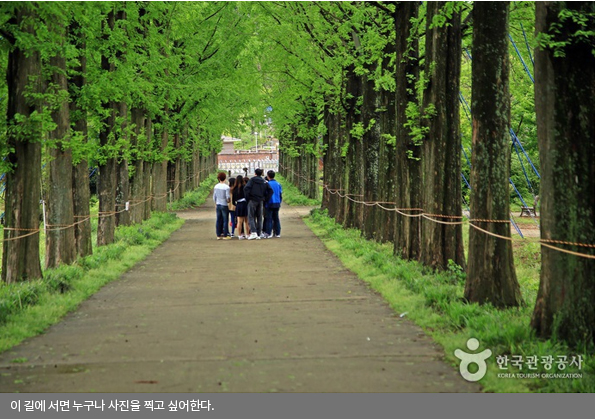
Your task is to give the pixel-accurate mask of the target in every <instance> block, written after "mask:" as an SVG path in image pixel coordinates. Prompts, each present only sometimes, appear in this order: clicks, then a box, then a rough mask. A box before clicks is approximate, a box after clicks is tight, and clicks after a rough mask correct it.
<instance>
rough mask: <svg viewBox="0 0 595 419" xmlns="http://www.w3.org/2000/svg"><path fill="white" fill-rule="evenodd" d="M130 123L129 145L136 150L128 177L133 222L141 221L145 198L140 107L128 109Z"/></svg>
mask: <svg viewBox="0 0 595 419" xmlns="http://www.w3.org/2000/svg"><path fill="white" fill-rule="evenodd" d="M130 115H131V123H132V125H133V126H134V129H133V131H132V133H131V134H132V137H131V145H132V147H133V149H134V150H135V151H136V153H135V157H134V161H133V165H134V175H133V176H132V178H131V179H130V203H131V208H130V221H131V222H132V223H133V224H136V223H141V222H142V221H143V218H144V217H143V215H144V210H145V204H144V203H143V201H144V200H145V199H146V198H145V196H144V195H145V182H144V181H145V176H144V171H145V162H144V160H143V151H144V150H143V148H144V147H143V144H142V143H141V141H139V138H140V137H141V133H142V132H143V130H144V124H145V121H144V112H143V110H142V109H139V108H137V107H133V108H132V109H131V110H130Z"/></svg>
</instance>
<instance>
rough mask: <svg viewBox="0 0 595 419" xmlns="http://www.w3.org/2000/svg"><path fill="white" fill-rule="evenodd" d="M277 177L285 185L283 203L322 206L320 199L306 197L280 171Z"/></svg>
mask: <svg viewBox="0 0 595 419" xmlns="http://www.w3.org/2000/svg"><path fill="white" fill-rule="evenodd" d="M275 179H277V181H278V182H279V183H281V185H282V186H283V203H285V204H287V205H295V206H304V207H314V206H320V203H321V201H320V200H319V199H310V198H307V197H305V196H304V195H303V194H302V193H301V192H300V191H299V189H298V188H297V187H295V186H294V185H293V184H291V183H290V182H288V181H287V179H285V178H284V177H283V176H281V175H280V174H279V173H277V174H276V175H275Z"/></svg>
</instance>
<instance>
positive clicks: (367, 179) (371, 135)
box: [360, 68, 382, 240]
mask: <svg viewBox="0 0 595 419" xmlns="http://www.w3.org/2000/svg"><path fill="white" fill-rule="evenodd" d="M369 70H370V73H371V74H373V73H374V72H375V71H376V69H375V68H370V69H369ZM375 84H376V83H375V81H374V80H372V79H371V78H369V77H367V78H366V79H365V80H364V83H363V106H362V116H363V120H364V125H365V126H366V132H365V134H364V137H363V139H362V140H363V144H362V146H363V153H362V154H363V158H364V167H363V171H364V176H363V195H364V196H363V198H362V199H361V200H363V201H366V202H375V201H378V200H379V199H378V191H379V181H380V178H381V174H380V171H379V168H378V158H379V153H380V136H381V135H382V132H381V131H380V127H381V124H380V118H381V114H380V112H379V108H380V92H378V91H377V90H376V86H375ZM360 211H361V212H362V218H363V220H362V221H363V224H362V226H361V227H362V229H363V233H364V237H366V238H367V239H374V240H376V239H378V238H379V231H378V230H377V229H376V217H377V215H378V214H379V208H378V207H377V206H376V205H373V206H368V205H362V206H360Z"/></svg>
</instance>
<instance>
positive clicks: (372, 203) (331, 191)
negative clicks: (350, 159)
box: [279, 164, 595, 259]
mask: <svg viewBox="0 0 595 419" xmlns="http://www.w3.org/2000/svg"><path fill="white" fill-rule="evenodd" d="M279 166H280V168H282V169H283V170H284V171H286V172H291V174H292V175H294V176H297V177H298V178H300V179H303V180H304V181H306V182H313V183H316V184H317V185H319V186H321V187H322V188H323V189H324V190H326V191H327V192H328V193H329V194H331V195H337V196H339V197H341V198H343V199H348V200H349V201H352V202H354V203H356V204H361V205H365V206H368V207H371V206H377V207H379V208H380V209H382V210H384V211H390V212H396V213H397V214H400V215H403V216H405V217H409V218H424V219H426V220H429V221H432V222H434V223H438V224H444V225H462V224H467V223H468V224H469V226H470V227H472V228H474V229H476V230H477V231H481V232H482V233H485V234H487V235H489V236H492V237H496V238H499V239H503V240H508V241H514V240H513V238H512V237H508V236H502V235H500V234H496V233H493V232H491V231H489V230H486V229H484V228H481V227H479V226H478V225H476V224H475V223H510V222H511V221H510V220H486V219H477V218H466V217H465V216H463V215H444V214H428V213H426V212H425V211H424V209H423V208H387V207H385V206H383V205H382V204H390V205H394V206H395V207H396V205H397V204H396V203H395V202H384V201H359V200H356V199H353V198H351V197H352V196H359V197H361V196H362V195H354V194H342V193H341V192H340V191H343V189H332V188H329V186H328V185H327V184H325V183H324V182H322V181H316V180H312V179H309V178H306V177H305V176H302V175H300V174H299V173H296V172H295V171H293V170H292V169H289V168H287V167H285V166H283V165H281V164H279ZM404 211H418V212H419V213H418V214H408V213H405V212H404ZM436 218H443V219H451V220H454V219H459V220H460V221H442V220H436ZM524 240H525V242H526V241H529V242H534V243H540V244H541V246H544V247H547V248H549V249H552V250H557V251H559V252H562V253H567V254H570V255H574V256H579V257H583V258H587V259H595V255H592V254H585V253H580V252H575V251H572V250H567V249H564V248H560V247H558V246H554V244H558V245H567V246H577V247H586V248H590V249H595V244H588V243H575V242H569V241H564V240H553V239H541V238H540V239H537V240H535V241H533V240H528V239H524Z"/></svg>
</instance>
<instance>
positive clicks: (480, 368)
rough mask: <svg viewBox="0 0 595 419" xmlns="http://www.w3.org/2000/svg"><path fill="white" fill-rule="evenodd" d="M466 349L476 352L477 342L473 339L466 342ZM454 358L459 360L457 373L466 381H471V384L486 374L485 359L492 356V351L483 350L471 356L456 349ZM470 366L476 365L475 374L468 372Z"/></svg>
mask: <svg viewBox="0 0 595 419" xmlns="http://www.w3.org/2000/svg"><path fill="white" fill-rule="evenodd" d="M467 348H468V349H469V350H470V351H475V350H477V348H479V341H478V340H477V339H475V338H471V339H469V340H468V341H467ZM454 354H455V356H456V357H457V358H459V359H460V360H461V365H460V366H459V372H460V373H461V376H462V377H463V378H464V379H465V380H467V381H471V382H476V381H479V380H481V379H482V378H483V377H484V376H485V375H486V372H487V369H488V366H487V364H486V359H488V358H489V357H490V356H492V351H491V349H485V350H484V351H482V352H479V353H476V354H473V353H468V352H465V351H462V350H460V349H457V350H456V351H455V352H454ZM471 364H476V365H477V371H476V372H473V373H472V372H471V371H469V366H470V365H471Z"/></svg>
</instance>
